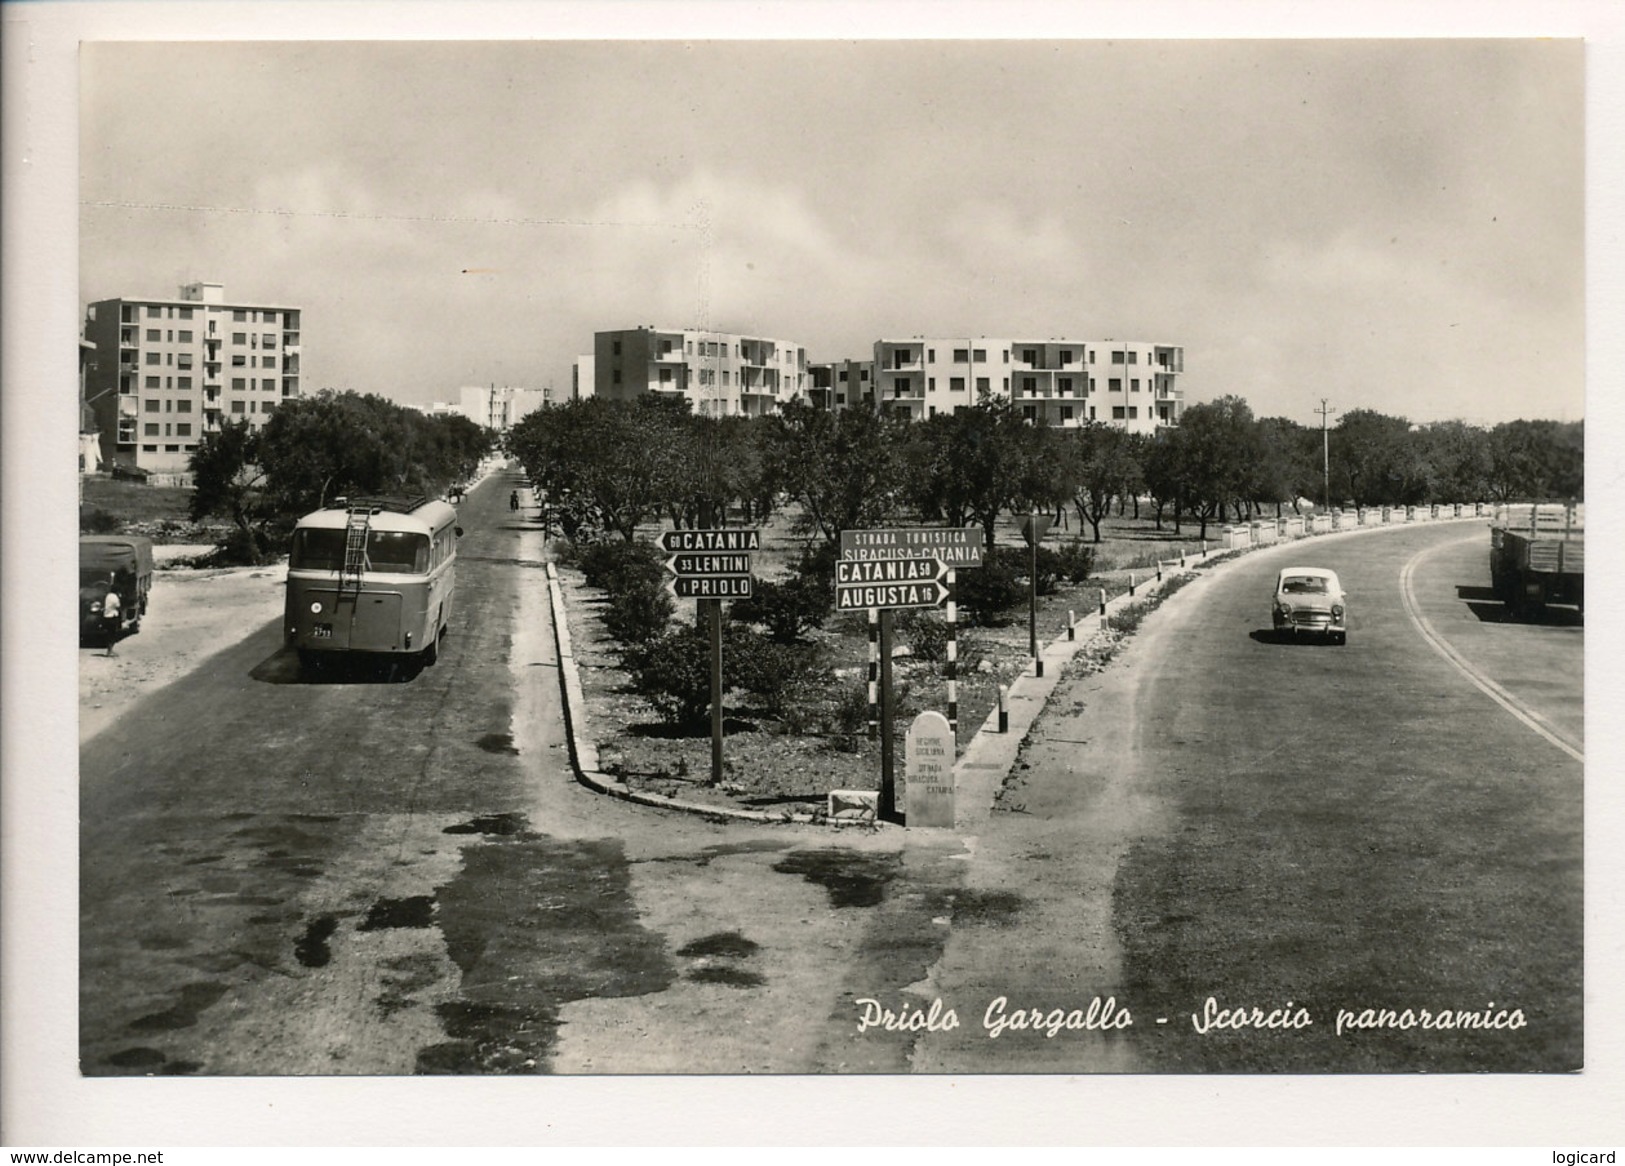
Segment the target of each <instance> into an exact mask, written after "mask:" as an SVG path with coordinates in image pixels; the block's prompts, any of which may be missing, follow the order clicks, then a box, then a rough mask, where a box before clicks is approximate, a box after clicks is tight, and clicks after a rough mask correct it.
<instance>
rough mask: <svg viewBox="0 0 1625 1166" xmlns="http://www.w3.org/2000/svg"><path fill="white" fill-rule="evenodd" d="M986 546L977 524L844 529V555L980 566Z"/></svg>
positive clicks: (842, 556) (849, 558)
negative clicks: (925, 560)
mask: <svg viewBox="0 0 1625 1166" xmlns="http://www.w3.org/2000/svg"><path fill="white" fill-rule="evenodd" d="M986 547H987V540H986V539H985V538H984V537H983V534H982V529H981V528H980V527H977V526H937V527H931V526H922V527H907V528H901V529H896V530H843V531H842V532H841V558H843V559H846V560H848V561H849V562H856V561H858V560H860V559H940V560H941V561H942V562H943V563H945V564H947V565H948V566H950V567H980V566H981V565H982V553H983V551H984V550H985V549H986Z"/></svg>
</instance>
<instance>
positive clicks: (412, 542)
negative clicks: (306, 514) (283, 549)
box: [288, 528, 429, 575]
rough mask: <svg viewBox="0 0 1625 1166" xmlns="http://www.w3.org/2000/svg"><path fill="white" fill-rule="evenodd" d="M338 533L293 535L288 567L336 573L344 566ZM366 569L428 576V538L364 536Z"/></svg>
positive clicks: (299, 532)
mask: <svg viewBox="0 0 1625 1166" xmlns="http://www.w3.org/2000/svg"><path fill="white" fill-rule="evenodd" d="M344 537H345V532H344V531H342V530H318V529H315V528H306V529H304V530H297V531H295V532H294V535H293V549H292V551H291V552H290V554H289V555H288V566H289V568H290V569H291V570H295V571H337V570H339V569H340V568H342V567H343V566H344ZM367 568H368V570H372V571H385V572H388V573H390V574H395V575H426V574H428V573H429V536H428V535H426V534H415V533H413V532H411V531H397V530H373V531H368V532H367Z"/></svg>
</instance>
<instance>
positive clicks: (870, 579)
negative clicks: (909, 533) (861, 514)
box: [835, 559, 948, 586]
mask: <svg viewBox="0 0 1625 1166" xmlns="http://www.w3.org/2000/svg"><path fill="white" fill-rule="evenodd" d="M947 577H948V564H946V563H944V562H943V561H942V560H941V559H859V560H857V561H856V562H848V561H846V560H844V559H843V560H841V561H840V562H837V563H836V564H835V583H836V585H837V586H840V585H842V584H847V583H919V582H929V581H932V580H942V579H946V578H947Z"/></svg>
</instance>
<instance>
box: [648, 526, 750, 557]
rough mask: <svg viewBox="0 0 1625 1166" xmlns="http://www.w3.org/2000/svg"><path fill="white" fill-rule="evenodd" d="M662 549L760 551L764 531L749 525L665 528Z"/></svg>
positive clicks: (668, 550) (661, 539)
mask: <svg viewBox="0 0 1625 1166" xmlns="http://www.w3.org/2000/svg"><path fill="white" fill-rule="evenodd" d="M660 549H661V550H663V551H666V552H667V553H672V552H676V551H759V550H761V549H762V532H761V531H759V530H753V529H750V528H747V527H730V528H727V529H722V530H663V531H661V532H660Z"/></svg>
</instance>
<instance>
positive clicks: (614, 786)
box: [547, 515, 1484, 829]
mask: <svg viewBox="0 0 1625 1166" xmlns="http://www.w3.org/2000/svg"><path fill="white" fill-rule="evenodd" d="M1482 521H1484V519H1483V517H1482V516H1481V515H1466V516H1462V517H1459V518H1458V517H1451V518H1438V519H1431V520H1428V521H1426V522H1417V523H1411V522H1402V523H1383V524H1378V525H1372V526H1360V527H1355V528H1353V529H1350V530H1333V531H1324V532H1321V533H1319V534H1303V535H1298V536H1295V537H1292V538H1288V539H1282V540H1272V541H1270V542H1267V543H1260V544H1256V545H1253V546H1247V547H1236V548H1234V549H1227V548H1222V547H1214V548H1211V549H1208V550H1205V551H1203V552H1202V553H1201V554H1200V555H1197V556H1192V561H1191V563H1190V564H1189V565H1186V564H1184V563H1180V564H1178V565H1172V566H1168V565H1166V564H1164V566H1167V569H1166V570H1163V569H1160V568H1159V570H1158V571H1157V572H1156V573H1155V574H1153V575H1152V576H1151V577H1149V578H1147V580H1146V581H1145V582H1144V583H1137V584H1136V585H1135V587H1134V589H1133V590H1132V591H1126V592H1124V593H1122V594H1121V595H1118V596H1115V597H1114V598H1112V599H1110V600H1108V601H1107V602H1106V604H1105V605H1104V607H1102V608H1098V609H1096V611H1097V614H1095V615H1092V616H1085V617H1084V618H1083V619H1080V620H1078V621H1077V622H1076V623H1075V624H1073V629H1074V635H1075V636H1076V638H1075V639H1073V638H1068V637H1067V635H1066V634H1065V633H1063V634H1062V635H1061V636H1060V637H1058V638H1057V639H1055V640H1052V641H1051V642H1049V643H1048V644H1045V645H1043V646H1042V647H1041V648H1040V649H1039V658H1040V659H1041V660H1042V661H1043V663H1044V675H1043V676H1037V675H1035V673H1034V671H1033V669H1032V667H1031V665H1028V666H1027V667H1026V668H1025V669H1024V670H1023V671H1022V674H1021V675H1020V676H1018V677H1016V679H1015V680H1014V681H1012V682H1011V684H1010V686H1009V689H1008V690H1007V697H1008V700H1007V707H1006V711H1007V713H1008V724H1007V727H1006V731H1004V732H1000V731H999V709H998V706H997V705H995V706H994V708H993V709H992V710H991V711H990V712H989V713H988V715H987V719H986V720H984V721H983V722H982V724H981V726H980V727H979V728H977V730H976V732H975V734H974V735H973V736H972V737H971V739H970V740H969V741H968V742H967V743H966V745H965V747H964V749H963V750H962V751H961V753H960V756H959V759H958V760H957V761H955V762H954V767H953V774H954V789H955V798H954V806H955V809H954V828H955V829H963V828H967V827H974V826H976V825H977V824H979V823H981V822H985V821H986V820H987V819H988V817H989V816H990V815H991V814H992V812H993V800H994V797H995V796H996V794H997V791H998V790H999V789H1000V788H1001V787H1002V786H1003V785H1004V782H1005V781H1006V779H1008V777H1009V776H1010V772H1011V770H1012V769H1013V768H1014V767H1015V763H1016V758H1017V757H1018V756H1019V755H1020V753H1021V748H1022V746H1023V745H1024V744H1025V743H1026V740H1027V735H1028V734H1029V733H1030V732H1031V731H1032V726H1033V723H1034V722H1035V721H1036V720H1037V719H1038V716H1039V714H1040V713H1042V712H1043V710H1044V707H1045V705H1047V704H1048V702H1049V698H1050V696H1051V694H1052V693H1053V692H1054V691H1055V688H1056V686H1057V685H1058V684H1059V683H1060V681H1061V674H1062V672H1063V671H1064V669H1065V667H1066V665H1067V664H1068V663H1070V662H1071V661H1072V659H1073V658H1074V657H1075V656H1076V655H1077V654H1078V653H1079V652H1081V651H1082V650H1083V649H1084V648H1086V647H1089V646H1090V645H1092V644H1095V643H1096V642H1098V641H1099V640H1101V639H1102V638H1103V637H1104V635H1105V630H1106V624H1107V621H1108V620H1109V619H1110V618H1111V617H1112V616H1113V615H1114V614H1117V613H1119V612H1121V611H1123V610H1124V609H1125V608H1127V607H1129V606H1131V605H1133V604H1136V603H1141V602H1144V601H1145V600H1146V599H1149V598H1153V597H1155V596H1158V595H1160V594H1161V593H1162V591H1163V590H1164V589H1165V587H1166V586H1167V583H1168V581H1169V580H1171V579H1173V578H1174V577H1176V576H1180V575H1194V574H1197V573H1198V572H1199V571H1200V570H1201V569H1202V565H1203V564H1206V563H1207V562H1208V560H1209V559H1211V558H1213V557H1215V556H1218V555H1225V556H1234V558H1235V559H1239V558H1241V557H1243V556H1245V555H1250V554H1253V553H1255V552H1257V551H1265V550H1275V549H1278V548H1280V547H1284V546H1293V545H1297V544H1299V543H1303V542H1308V541H1319V540H1322V539H1329V538H1338V537H1341V536H1348V535H1359V534H1369V533H1374V532H1376V531H1381V530H1405V529H1408V528H1411V527H1413V526H1422V525H1430V526H1431V525H1445V524H1447V523H1459V522H1482ZM1231 561H1234V560H1233V559H1232V558H1226V559H1225V560H1224V562H1220V563H1217V564H1213V566H1219V567H1222V566H1224V565H1225V563H1227V562H1231ZM547 592H548V602H549V605H550V607H551V609H552V614H553V640H554V644H555V646H556V648H557V650H558V657H559V677H560V682H561V688H562V695H563V702H564V725H565V737H566V739H567V740H568V743H569V753H570V767H571V769H572V770H573V771H574V773H575V776H576V780H577V781H579V782H580V783H581V784H582V785H584V786H586V787H587V788H588V789H591V790H593V791H595V792H597V793H601V794H607V795H609V796H610V797H614V798H620V799H621V800H622V801H628V802H635V803H637V804H638V805H643V806H650V807H652V808H655V809H661V810H680V811H682V812H684V813H689V814H699V815H702V816H705V817H710V818H722V819H729V820H734V821H744V822H755V823H758V824H770V825H826V826H830V827H831V828H833V829H851V824H840V823H831V822H828V821H826V820H823V819H819V818H815V817H814V816H813V815H811V814H799V813H792V812H783V813H770V812H768V811H765V810H741V809H737V808H734V807H731V806H715V805H708V804H705V803H702V802H691V801H686V800H684V799H682V798H671V797H665V796H663V795H661V794H651V793H644V792H642V791H640V790H634V789H632V788H631V787H630V786H628V785H627V784H626V783H625V782H624V781H621V780H620V779H619V778H617V777H615V776H614V775H613V774H609V773H605V772H603V771H602V770H601V769H599V758H598V745H597V743H596V742H595V741H594V740H593V738H592V737H591V735H590V734H589V733H588V731H587V723H586V721H587V714H586V708H587V703H586V694H585V692H584V691H583V690H582V687H581V668H580V665H579V664H578V663H577V662H576V658H575V651H574V648H573V646H572V641H571V637H570V624H569V618H568V615H567V613H566V611H565V604H564V591H563V588H562V586H561V585H560V583H559V578H558V571H557V569H556V568H555V565H554V564H553V563H551V562H550V563H548V564H547ZM1086 624H1090V625H1092V626H1091V627H1090V629H1089V631H1088V632H1087V633H1085V631H1084V628H1085V625H1086ZM866 825H867V826H868V827H869V828H870V829H888V828H896V823H892V822H875V823H866Z"/></svg>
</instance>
